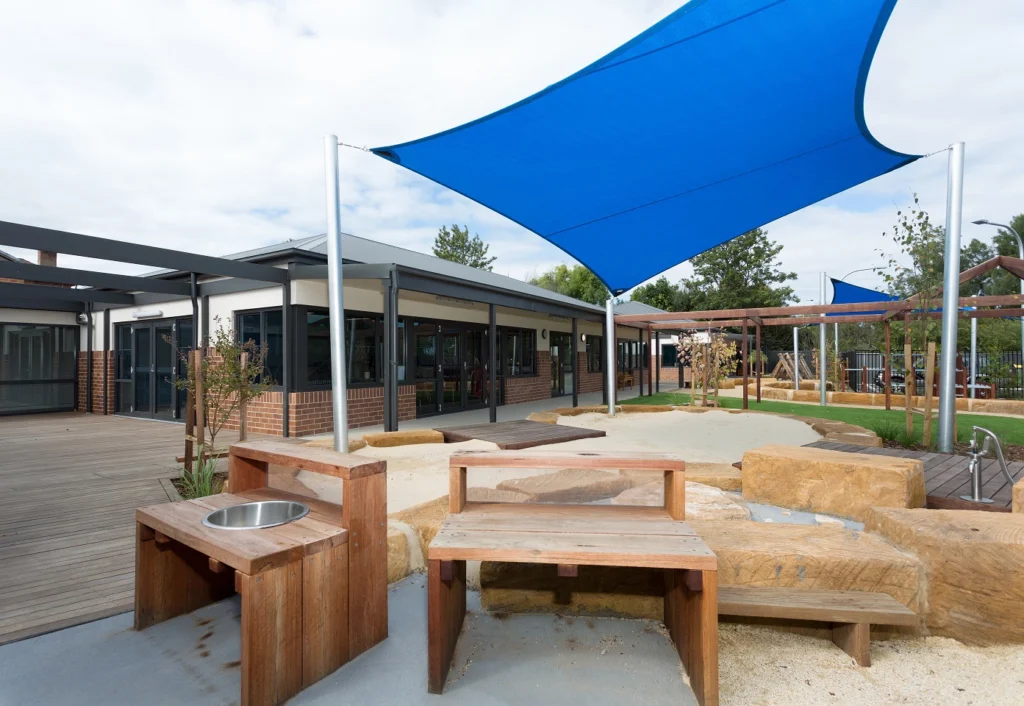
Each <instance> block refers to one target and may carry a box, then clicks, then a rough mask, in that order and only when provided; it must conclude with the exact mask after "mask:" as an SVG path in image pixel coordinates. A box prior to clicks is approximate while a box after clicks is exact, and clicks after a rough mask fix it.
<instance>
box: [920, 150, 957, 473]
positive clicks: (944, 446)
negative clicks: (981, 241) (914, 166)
mask: <svg viewBox="0 0 1024 706" xmlns="http://www.w3.org/2000/svg"><path fill="white" fill-rule="evenodd" d="M948 179H949V181H948V183H947V186H946V262H945V267H946V269H945V274H944V276H943V284H942V286H943V290H942V372H941V377H940V378H939V452H940V453H950V452H951V451H952V450H953V442H954V441H956V439H954V435H955V431H954V430H955V425H954V423H955V421H956V420H955V416H956V326H957V314H958V313H959V312H958V311H957V305H958V304H959V300H960V224H961V220H962V217H963V197H964V143H963V142H956V143H954V144H952V145H950V147H949V177H948ZM925 384H928V385H930V384H931V381H930V380H928V381H926V383H925Z"/></svg>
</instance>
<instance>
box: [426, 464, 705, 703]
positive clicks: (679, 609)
mask: <svg viewBox="0 0 1024 706" xmlns="http://www.w3.org/2000/svg"><path fill="white" fill-rule="evenodd" d="M473 467H490V468H542V469H543V468H551V469H563V468H589V469H601V470H622V469H633V470H654V471H662V472H664V478H665V506H664V507H661V508H656V507H631V506H623V505H555V504H520V503H515V504H502V503H470V502H467V501H466V487H467V471H468V469H469V468H473ZM450 473H451V475H450V482H449V485H450V488H449V502H450V507H449V511H450V513H451V514H450V515H449V517H448V519H447V520H445V522H444V524H443V525H442V526H441V529H440V531H439V532H438V533H437V536H435V537H434V539H433V541H431V543H430V547H429V548H428V562H427V589H428V590H427V607H428V610H427V633H428V637H427V648H428V677H427V688H428V691H430V692H431V693H435V694H440V693H441V692H442V691H443V690H444V685H445V682H446V680H447V677H448V671H449V669H450V668H451V662H452V657H453V656H454V652H455V645H456V642H457V641H458V636H459V633H460V631H461V630H462V623H463V620H464V618H465V614H466V561H474V560H475V561H501V562H520V563H535V564H555V565H557V567H558V568H557V571H558V575H559V576H565V577H572V576H576V575H577V570H578V567H579V566H580V565H584V566H632V567H646V568H655V569H664V570H665V624H666V626H667V627H668V630H669V634H670V635H671V637H672V639H673V640H674V641H675V644H676V649H677V650H678V652H679V656H680V658H681V660H682V663H683V666H684V667H685V668H686V671H687V673H688V674H689V676H690V683H691V686H692V688H693V691H694V694H695V695H696V696H697V700H698V702H699V703H700V704H702V706H715V705H716V704H717V703H718V597H717V587H718V560H717V558H716V557H715V555H714V553H713V552H712V551H711V549H710V548H708V546H707V545H706V544H705V543H704V541H703V540H701V538H700V537H698V536H697V535H696V533H695V532H694V531H693V529H692V528H691V527H690V526H689V525H688V524H687V523H686V522H683V521H682V520H683V518H684V514H685V496H684V493H685V487H686V485H685V464H684V463H683V462H682V461H681V460H680V459H679V458H677V457H674V456H670V455H667V454H644V453H630V454H612V453H601V452H596V453H595V452H576V453H573V452H547V453H538V452H467V453H461V454H455V455H453V456H452V458H451V466H450Z"/></svg>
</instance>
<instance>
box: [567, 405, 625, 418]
mask: <svg viewBox="0 0 1024 706" xmlns="http://www.w3.org/2000/svg"><path fill="white" fill-rule="evenodd" d="M616 409H618V408H616ZM551 412H553V413H554V414H558V415H561V416H563V417H576V416H579V415H581V414H608V407H607V405H596V404H592V405H580V406H579V407H556V408H555V409H552V410H551Z"/></svg>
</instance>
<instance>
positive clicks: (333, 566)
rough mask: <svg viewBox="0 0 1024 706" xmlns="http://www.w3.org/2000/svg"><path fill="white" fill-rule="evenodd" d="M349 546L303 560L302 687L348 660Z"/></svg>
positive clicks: (327, 550) (341, 545)
mask: <svg viewBox="0 0 1024 706" xmlns="http://www.w3.org/2000/svg"><path fill="white" fill-rule="evenodd" d="M348 617H349V616H348V545H347V544H340V545H338V546H336V547H333V548H331V549H326V550H324V551H322V552H319V553H317V554H313V555H312V556H307V557H306V558H305V559H303V567H302V688H303V689H305V688H306V687H307V686H309V685H310V684H313V683H314V682H317V681H319V680H321V679H323V678H324V677H326V676H327V675H328V674H330V673H332V672H334V671H335V670H336V669H338V667H340V666H341V665H343V664H345V663H346V662H348Z"/></svg>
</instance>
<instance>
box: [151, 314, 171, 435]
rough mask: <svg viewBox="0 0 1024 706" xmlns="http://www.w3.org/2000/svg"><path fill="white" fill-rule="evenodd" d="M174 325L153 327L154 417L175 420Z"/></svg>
mask: <svg viewBox="0 0 1024 706" xmlns="http://www.w3.org/2000/svg"><path fill="white" fill-rule="evenodd" d="M174 340H175V336H174V325H173V324H170V323H167V324H157V325H155V326H154V327H153V350H154V352H155V354H154V358H155V361H154V371H155V376H154V380H153V385H154V387H155V390H154V394H153V416H154V417H157V418H160V419H174V417H175V410H176V409H177V405H176V404H175V402H176V400H175V398H176V397H177V395H175V394H174V379H175V377H176V376H175V374H174V373H175V365H174V345H173V341H174Z"/></svg>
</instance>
